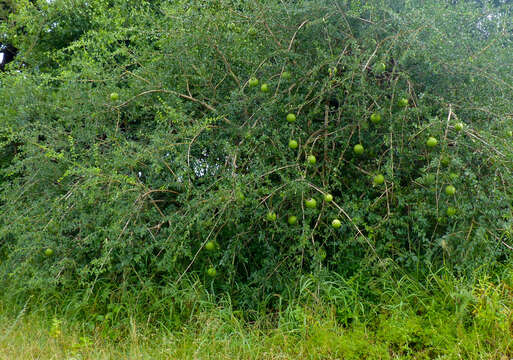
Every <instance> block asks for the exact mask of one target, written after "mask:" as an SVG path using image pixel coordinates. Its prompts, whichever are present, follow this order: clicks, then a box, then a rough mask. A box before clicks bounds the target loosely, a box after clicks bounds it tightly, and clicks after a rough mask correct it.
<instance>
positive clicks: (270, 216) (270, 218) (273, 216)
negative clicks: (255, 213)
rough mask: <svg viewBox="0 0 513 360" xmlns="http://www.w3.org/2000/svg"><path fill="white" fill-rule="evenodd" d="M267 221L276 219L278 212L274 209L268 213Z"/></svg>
mask: <svg viewBox="0 0 513 360" xmlns="http://www.w3.org/2000/svg"><path fill="white" fill-rule="evenodd" d="M267 221H276V213H275V212H274V211H269V212H268V213H267Z"/></svg>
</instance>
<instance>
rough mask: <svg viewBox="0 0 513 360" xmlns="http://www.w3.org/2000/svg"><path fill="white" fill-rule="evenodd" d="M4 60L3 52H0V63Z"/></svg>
mask: <svg viewBox="0 0 513 360" xmlns="http://www.w3.org/2000/svg"><path fill="white" fill-rule="evenodd" d="M3 62H4V53H3V52H2V53H0V64H1V63H3Z"/></svg>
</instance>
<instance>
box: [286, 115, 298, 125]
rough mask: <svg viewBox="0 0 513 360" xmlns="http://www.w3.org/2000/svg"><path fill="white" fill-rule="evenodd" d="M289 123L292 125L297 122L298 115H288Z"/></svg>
mask: <svg viewBox="0 0 513 360" xmlns="http://www.w3.org/2000/svg"><path fill="white" fill-rule="evenodd" d="M287 121H288V122H290V123H292V122H294V121H296V115H294V114H288V115H287Z"/></svg>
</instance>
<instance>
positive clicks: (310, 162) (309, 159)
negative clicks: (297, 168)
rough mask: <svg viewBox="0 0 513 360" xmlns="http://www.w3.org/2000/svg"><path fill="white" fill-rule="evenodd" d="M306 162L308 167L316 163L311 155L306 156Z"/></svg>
mask: <svg viewBox="0 0 513 360" xmlns="http://www.w3.org/2000/svg"><path fill="white" fill-rule="evenodd" d="M306 161H308V163H309V164H310V165H314V164H315V163H316V162H317V159H316V158H315V156H313V155H308V157H307V158H306Z"/></svg>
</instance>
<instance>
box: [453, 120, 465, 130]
mask: <svg viewBox="0 0 513 360" xmlns="http://www.w3.org/2000/svg"><path fill="white" fill-rule="evenodd" d="M454 130H456V131H461V130H463V123H462V122H457V123H456V124H454Z"/></svg>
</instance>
